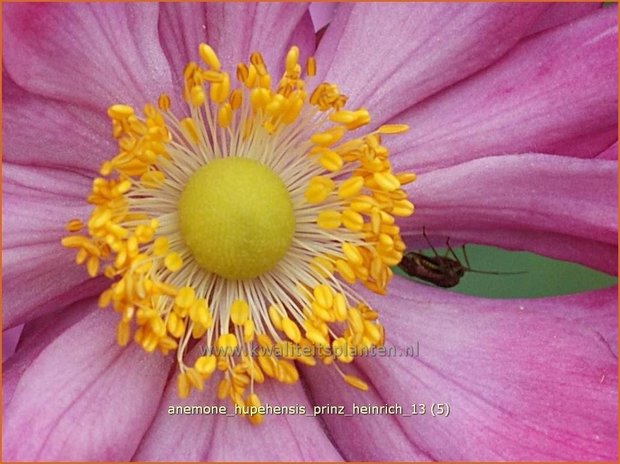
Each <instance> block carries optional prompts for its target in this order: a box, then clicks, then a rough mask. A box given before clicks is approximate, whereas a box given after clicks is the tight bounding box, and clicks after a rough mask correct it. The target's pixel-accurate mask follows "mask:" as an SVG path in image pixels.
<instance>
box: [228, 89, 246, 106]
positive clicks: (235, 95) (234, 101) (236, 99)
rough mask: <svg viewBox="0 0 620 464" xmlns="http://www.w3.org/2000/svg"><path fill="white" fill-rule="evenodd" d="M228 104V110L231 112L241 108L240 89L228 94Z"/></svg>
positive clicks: (241, 97)
mask: <svg viewBox="0 0 620 464" xmlns="http://www.w3.org/2000/svg"><path fill="white" fill-rule="evenodd" d="M228 101H229V102H230V108H231V109H232V110H233V111H236V110H238V109H239V108H241V103H243V94H242V93H241V89H235V90H233V91H232V92H231V93H230V97H229V99H228Z"/></svg>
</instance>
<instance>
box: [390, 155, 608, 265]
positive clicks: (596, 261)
mask: <svg viewBox="0 0 620 464" xmlns="http://www.w3.org/2000/svg"><path fill="white" fill-rule="evenodd" d="M413 162H414V161H413V159H410V160H409V159H408V163H412V164H413ZM400 167H401V168H405V169H412V166H411V164H407V165H401V166H400ZM617 188H618V187H617V164H616V163H615V162H613V161H607V160H598V159H595V160H594V159H591V160H583V159H577V158H570V157H561V156H554V155H539V154H523V155H503V156H495V157H487V158H481V159H477V160H472V161H469V162H466V163H463V164H459V165H456V166H452V167H450V168H445V169H437V170H434V171H431V172H428V173H425V174H423V175H421V176H420V177H419V179H418V180H417V181H416V182H414V183H413V184H410V185H409V186H407V187H406V189H407V191H408V192H409V196H410V198H411V199H412V201H413V203H414V204H415V205H416V212H415V213H414V214H413V216H411V217H410V218H407V219H405V220H404V221H402V222H401V228H402V229H403V232H404V234H405V235H421V233H422V227H426V230H427V231H428V232H429V234H430V235H443V236H449V237H451V238H454V239H455V240H457V241H462V242H464V243H469V242H472V243H485V244H490V245H498V246H500V247H502V248H506V249H516V250H519V249H521V250H529V251H533V252H535V253H539V254H542V255H545V256H549V257H552V258H557V259H563V260H567V261H572V262H577V263H581V264H584V265H586V266H590V267H593V268H596V269H600V270H602V271H605V272H608V273H612V274H615V273H616V272H617V236H618V225H617Z"/></svg>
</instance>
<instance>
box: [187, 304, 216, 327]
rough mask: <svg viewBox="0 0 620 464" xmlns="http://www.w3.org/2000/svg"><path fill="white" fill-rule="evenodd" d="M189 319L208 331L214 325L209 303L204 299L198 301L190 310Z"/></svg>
mask: <svg viewBox="0 0 620 464" xmlns="http://www.w3.org/2000/svg"><path fill="white" fill-rule="evenodd" d="M189 317H190V319H191V320H192V321H194V322H195V323H197V324H199V325H200V326H202V327H204V328H207V329H208V328H209V327H211V325H212V324H213V320H212V317H211V313H210V312H209V308H208V307H207V302H206V301H205V300H204V299H202V298H201V299H198V300H196V301H195V302H194V304H193V305H192V306H191V308H189Z"/></svg>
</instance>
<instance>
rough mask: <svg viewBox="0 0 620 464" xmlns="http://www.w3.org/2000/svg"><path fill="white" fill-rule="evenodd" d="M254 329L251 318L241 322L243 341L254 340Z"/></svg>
mask: <svg viewBox="0 0 620 464" xmlns="http://www.w3.org/2000/svg"><path fill="white" fill-rule="evenodd" d="M255 330H256V329H255V327H254V322H253V321H252V320H251V319H248V320H246V321H245V322H244V323H243V341H244V342H245V343H250V342H251V341H252V340H254V332H255Z"/></svg>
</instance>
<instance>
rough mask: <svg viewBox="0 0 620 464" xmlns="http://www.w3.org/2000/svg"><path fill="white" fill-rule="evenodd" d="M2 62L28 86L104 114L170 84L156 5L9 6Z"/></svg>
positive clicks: (138, 101) (150, 97)
mask: <svg viewBox="0 0 620 464" xmlns="http://www.w3.org/2000/svg"><path fill="white" fill-rule="evenodd" d="M3 13H4V18H3V20H4V31H3V32H4V45H5V47H4V52H5V53H4V65H5V66H6V69H7V71H8V73H9V74H10V75H11V77H12V78H13V79H14V80H15V81H16V82H17V83H18V84H19V85H20V86H21V87H23V88H24V89H26V90H28V91H30V92H32V93H36V94H40V95H43V96H46V97H49V98H53V99H57V100H64V101H67V102H71V103H75V104H80V105H83V106H86V107H90V108H92V109H95V110H98V111H102V110H105V109H106V108H107V107H108V106H109V105H111V104H113V103H118V102H123V103H127V104H131V105H137V106H138V107H139V108H141V107H142V105H143V104H144V103H145V102H146V101H149V100H150V101H154V99H156V98H157V96H158V95H159V94H160V93H161V92H164V91H169V90H170V88H171V74H170V69H169V67H168V62H167V60H166V57H165V56H164V54H163V52H162V50H161V47H160V45H159V38H158V35H157V16H158V7H157V5H156V4H148V3H143V4H132V3H116V4H103V3H82V4H80V3H76V4H72V5H68V4H63V5H61V4H54V3H39V4H11V5H7V7H6V8H5V9H4V11H3Z"/></svg>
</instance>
